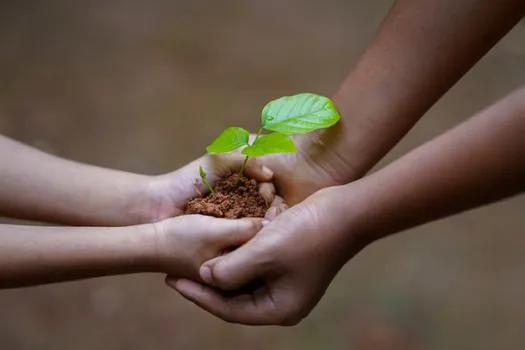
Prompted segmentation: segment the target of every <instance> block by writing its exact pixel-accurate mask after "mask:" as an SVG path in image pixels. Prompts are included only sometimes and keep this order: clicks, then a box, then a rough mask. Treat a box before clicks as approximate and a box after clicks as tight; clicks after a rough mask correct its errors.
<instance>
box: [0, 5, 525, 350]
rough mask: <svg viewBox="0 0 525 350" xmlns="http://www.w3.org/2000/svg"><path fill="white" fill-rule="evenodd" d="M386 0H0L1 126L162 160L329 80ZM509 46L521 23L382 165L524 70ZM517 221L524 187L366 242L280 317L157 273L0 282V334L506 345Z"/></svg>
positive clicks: (524, 257)
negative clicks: (257, 313)
mask: <svg viewBox="0 0 525 350" xmlns="http://www.w3.org/2000/svg"><path fill="white" fill-rule="evenodd" d="M391 5H392V1H364V0H362V1H357V0H354V1H343V0H326V1H313V0H290V1H278V0H266V1H260V0H259V1H258V0H242V1H241V0H237V1H212V0H208V1H167V0H158V1H138V0H137V1H66V0H64V1H36V0H35V1H0V133H4V134H7V135H9V136H11V137H13V138H16V139H18V140H21V141H23V142H26V143H29V144H32V145H34V146H36V147H39V148H41V149H44V150H46V151H49V152H52V153H54V154H57V155H60V156H63V157H67V158H71V159H75V160H78V161H82V162H87V163H92V164H97V165H101V166H106V167H113V168H118V169H125V170H129V171H135V172H142V173H148V174H158V173H163V172H167V171H170V170H173V169H176V168H178V167H180V166H181V165H183V164H185V163H186V162H188V161H190V160H192V159H194V158H196V157H197V156H199V155H201V154H202V153H203V151H204V147H205V145H206V144H207V142H208V141H210V140H211V139H212V138H213V137H214V136H216V134H217V133H218V132H219V131H220V130H221V129H222V128H223V127H225V126H229V125H241V126H244V127H246V128H250V129H255V127H256V125H257V123H258V118H259V115H260V114H259V113H260V110H261V107H262V106H263V105H264V103H265V102H266V101H267V100H269V99H272V98H275V97H277V96H280V95H283V94H291V93H295V92H299V91H312V92H317V93H322V94H326V95H330V94H331V93H332V92H334V90H335V89H336V88H337V87H338V84H339V83H340V82H341V80H342V79H343V78H344V76H345V75H346V74H347V72H348V71H349V70H350V69H351V67H352V66H353V64H354V63H355V61H356V60H357V58H358V56H359V54H360V53H361V52H362V51H363V49H364V48H365V47H366V45H367V43H368V42H370V40H371V38H372V37H373V35H374V33H375V31H376V29H377V27H378V25H379V24H380V21H381V19H382V18H383V16H384V15H385V14H386V13H387V12H388V10H389V8H390V6H391ZM524 43H525V26H524V25H523V24H520V25H518V27H516V28H515V29H514V30H513V31H512V32H511V33H510V34H509V35H508V36H507V37H506V38H505V39H504V40H503V41H502V42H501V43H500V44H499V45H498V46H497V47H496V48H495V49H494V50H492V51H491V52H490V53H489V54H488V55H487V56H486V57H485V58H484V59H483V60H482V61H481V62H480V63H479V64H478V65H477V66H476V67H475V68H474V69H473V70H472V71H471V72H470V73H469V74H468V75H467V76H466V77H465V78H464V79H462V80H461V82H460V83H459V84H458V85H457V86H456V87H454V88H453V89H452V90H451V91H450V92H449V93H448V94H447V95H446V96H445V97H444V98H443V99H442V100H441V101H440V102H439V103H438V104H437V105H436V106H435V107H434V108H433V109H432V110H431V111H430V112H429V113H428V115H427V116H426V117H425V118H424V119H423V120H422V121H421V122H420V123H419V124H418V125H417V126H416V127H415V128H414V130H412V132H411V133H410V134H409V135H408V137H407V138H406V139H405V140H404V141H403V142H402V143H401V144H400V145H398V147H396V148H395V150H394V151H393V152H391V154H390V155H389V156H388V157H387V158H386V159H385V160H384V161H383V162H382V163H381V164H380V166H381V165H382V164H385V163H386V162H389V161H391V160H392V159H394V158H396V157H399V156H400V155H402V154H403V153H406V152H407V151H408V150H410V149H412V148H414V147H415V146H417V145H419V144H421V143H423V142H425V141H426V140H428V139H430V138H432V137H434V136H435V135H437V134H439V133H441V132H443V131H445V130H447V129H448V128H450V127H451V126H453V125H455V124H457V123H458V122H460V121H462V120H464V119H465V118H467V117H469V116H470V115H471V114H472V113H474V112H476V111H477V110H479V109H480V108H482V107H484V106H486V105H487V104H489V103H491V102H492V101H494V100H496V99H498V98H500V97H502V96H503V95H505V94H506V93H508V92H510V91H511V90H512V89H514V88H516V87H518V86H519V85H520V84H523V83H524V82H525V44H524ZM0 166H2V167H3V166H9V164H0ZM502 171H504V169H502ZM524 228H525V198H524V197H523V196H522V197H518V198H515V199H512V200H509V201H506V202H504V203H500V204H497V205H493V206H490V207H487V208H483V209H480V210H476V211H473V212H469V213H467V214H464V215H461V216H458V217H454V218H450V219H447V220H442V221H440V222H437V223H434V224H431V225H426V226H424V227H421V228H418V229H415V230H411V231H409V232H406V233H403V234H399V235H397V236H396V237H392V238H388V239H385V240H383V241H381V242H378V243H376V244H374V245H372V246H371V247H369V248H367V249H366V250H365V251H364V252H362V253H361V254H359V255H358V256H357V257H356V258H355V259H354V260H353V261H351V262H350V263H349V264H348V265H347V266H346V267H345V269H344V270H343V271H342V272H341V273H340V274H339V276H338V277H337V278H336V280H335V281H334V283H333V284H332V286H331V287H330V289H329V290H328V292H327V295H326V296H325V298H324V299H323V300H322V301H321V303H320V304H319V305H318V307H317V308H316V309H315V310H314V312H313V313H312V314H311V315H310V317H308V318H307V319H306V320H305V321H303V322H302V323H301V324H300V325H299V326H297V327H294V328H277V327H266V328H250V327H244V326H238V325H230V324H226V323H223V322H221V321H219V320H216V319H215V318H213V317H212V316H209V315H208V314H206V313H205V312H203V311H200V310H199V309H198V308H196V307H195V306H193V305H191V304H189V303H186V302H185V301H184V300H183V299H182V298H180V297H179V296H178V295H177V294H176V293H175V292H173V291H172V290H170V289H168V288H166V287H164V284H163V278H162V276H157V275H143V276H142V275H137V276H125V277H110V278H102V279H97V280H90V281H84V282H74V283H65V284H60V285H53V286H46V287H38V288H29V289H23V290H12V291H3V292H0V349H2V350H4V349H5V350H10V349H86V350H88V349H89V350H93V349H97V350H98V349H108V350H109V349H111V350H113V349H257V350H258V349H276V350H278V349H287V350H288V349H517V348H521V347H525V337H524V336H523V334H524V332H525V304H524V303H523V302H522V299H523V296H524V295H525V281H524V276H525V254H524V252H525V240H524V239H523V236H522V235H523V233H524V232H523V231H524ZM319 234H322V232H320V233H319Z"/></svg>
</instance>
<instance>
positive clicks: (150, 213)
mask: <svg viewBox="0 0 525 350" xmlns="http://www.w3.org/2000/svg"><path fill="white" fill-rule="evenodd" d="M243 161H244V157H243V156H242V155H240V154H236V153H233V154H228V155H220V156H219V155H217V156H213V155H207V156H204V157H201V158H199V159H197V160H195V161H193V162H191V163H189V164H187V165H186V166H184V167H182V168H180V169H179V170H177V171H174V172H172V173H169V174H165V175H160V176H146V175H139V174H133V173H128V172H124V171H118V170H112V169H104V168H100V167H96V166H92V165H87V164H81V163H77V162H73V161H70V160H66V159H62V158H59V157H56V156H53V155H50V154H46V153H44V152H41V151H39V150H37V149H34V148H31V147H29V146H26V145H23V144H21V143H19V142H17V141H14V140H11V139H9V138H7V137H5V136H2V135H0V164H9V166H8V167H7V166H6V167H1V168H0V216H6V217H12V218H19V219H27V220H37V221H44V222H51V223H60V224H67V225H85V226H129V225H137V224H146V223H152V222H157V221H160V220H163V219H166V218H170V217H174V216H177V215H180V214H182V212H183V207H184V205H185V204H186V202H187V201H188V200H189V199H191V198H192V197H194V196H195V180H196V179H197V178H198V176H199V175H198V174H199V172H198V168H199V165H202V167H203V168H204V169H205V171H206V172H207V173H208V180H209V181H210V183H211V184H213V183H214V182H215V181H216V180H217V179H218V178H220V177H221V176H222V175H224V174H225V173H227V172H228V171H230V170H235V169H239V168H240V167H241V164H242V162H243ZM245 172H246V174H248V175H249V176H251V177H253V178H255V179H257V180H258V181H260V182H264V184H262V185H261V189H260V190H261V194H262V195H263V197H265V199H266V200H267V202H269V203H271V202H272V201H273V200H274V194H275V189H274V187H273V185H272V184H271V183H270V182H269V181H270V180H271V179H272V176H273V173H272V172H271V171H270V170H269V169H268V168H265V167H263V166H262V165H261V164H257V163H255V162H248V164H247V167H246V170H245ZM198 190H199V191H201V192H202V193H205V192H207V188H206V187H205V186H203V185H202V184H199V185H198ZM277 201H278V202H276V205H277V204H279V203H281V202H282V200H281V199H280V198H277Z"/></svg>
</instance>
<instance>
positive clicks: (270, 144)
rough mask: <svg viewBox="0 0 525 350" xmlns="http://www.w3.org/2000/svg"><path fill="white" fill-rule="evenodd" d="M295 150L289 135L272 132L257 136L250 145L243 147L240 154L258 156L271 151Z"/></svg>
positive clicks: (288, 151) (285, 151) (284, 151)
mask: <svg viewBox="0 0 525 350" xmlns="http://www.w3.org/2000/svg"><path fill="white" fill-rule="evenodd" d="M296 151H297V147H295V143H294V142H293V140H292V139H291V137H290V136H288V135H285V134H281V133H278V132H274V133H271V134H268V135H262V136H259V138H258V139H256V140H255V141H254V142H253V144H252V145H250V146H248V147H246V148H245V149H243V151H242V154H244V155H247V156H249V157H260V156H264V155H266V154H272V153H294V152H296Z"/></svg>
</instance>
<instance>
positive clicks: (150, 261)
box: [122, 224, 162, 272]
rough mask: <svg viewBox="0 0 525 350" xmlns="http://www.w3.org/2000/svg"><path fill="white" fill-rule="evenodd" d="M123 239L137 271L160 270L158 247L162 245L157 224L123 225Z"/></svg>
mask: <svg viewBox="0 0 525 350" xmlns="http://www.w3.org/2000/svg"><path fill="white" fill-rule="evenodd" d="M122 229H123V230H125V233H124V234H125V237H126V238H125V241H126V242H128V247H129V249H128V251H129V257H130V260H131V261H134V265H135V268H136V270H137V272H159V271H160V270H161V268H160V267H161V261H160V260H161V259H160V254H159V251H160V248H159V247H161V245H162V240H161V237H159V232H158V226H157V224H143V225H135V226H128V227H123V228H122Z"/></svg>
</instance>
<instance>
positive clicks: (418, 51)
mask: <svg viewBox="0 0 525 350" xmlns="http://www.w3.org/2000/svg"><path fill="white" fill-rule="evenodd" d="M524 12H525V2H524V1H522V0H483V1H482V0H464V1H456V0H444V1H435V0H399V1H397V2H396V4H395V5H394V7H393V8H392V10H391V11H390V13H389V14H388V16H387V17H386V19H385V20H384V21H383V23H382V25H381V27H380V30H379V32H378V34H377V36H376V38H375V39H374V41H373V42H372V44H371V45H370V46H369V48H368V49H367V50H366V52H365V53H364V54H363V56H362V57H361V59H360V60H359V61H358V63H357V65H356V66H355V68H354V69H353V71H352V72H351V73H350V75H349V76H348V77H347V78H346V80H345V81H344V82H343V84H342V85H341V87H340V88H339V90H338V91H337V92H336V94H335V95H334V96H333V99H334V101H335V104H336V105H337V107H338V109H339V111H340V112H341V114H342V117H343V119H342V121H341V122H340V123H339V124H338V125H337V126H335V127H333V128H331V129H329V130H327V131H326V132H323V133H321V134H318V135H317V136H316V138H319V140H317V142H316V144H317V145H321V146H323V147H324V148H325V150H326V151H325V153H327V154H332V153H333V154H334V156H332V157H331V158H333V159H332V164H334V166H332V167H329V169H328V171H329V172H331V173H332V175H333V176H334V177H336V178H338V180H339V183H348V182H350V181H353V180H355V179H357V178H359V177H361V176H363V175H364V174H365V173H366V172H368V171H369V170H370V169H371V168H372V167H373V166H374V165H375V164H376V163H377V162H378V161H379V160H380V159H381V158H382V157H383V156H384V155H385V154H386V153H388V151H389V150H390V149H392V147H393V146H394V145H395V144H396V143H397V142H398V141H399V140H400V139H401V138H402V137H403V136H404V135H405V134H406V133H407V132H408V131H409V130H410V129H411V128H412V126H413V125H414V124H415V123H416V122H417V120H418V119H419V118H420V117H421V116H423V114H424V113H425V112H426V111H427V110H428V109H429V108H430V107H431V106H432V105H433V104H434V103H435V102H436V101H437V100H438V99H439V98H440V97H441V96H442V95H443V94H444V93H445V92H446V91H447V90H448V89H449V88H450V87H451V86H452V85H453V84H454V83H456V82H457V81H458V80H459V79H460V78H461V77H462V76H463V75H464V74H465V73H466V72H467V71H468V70H469V69H470V68H471V67H472V66H473V65H474V63H475V62H476V61H477V60H478V59H479V58H481V57H482V56H483V55H484V54H485V53H486V52H487V51H488V50H489V49H490V48H491V47H492V46H493V45H494V44H496V43H497V42H498V41H499V40H500V39H501V38H502V37H503V36H504V35H505V34H506V33H507V32H508V31H509V30H510V29H511V28H512V27H513V26H514V25H515V24H516V23H517V22H518V21H519V20H520V18H521V17H522V16H523V14H524ZM315 160H316V159H314V161H315Z"/></svg>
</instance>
